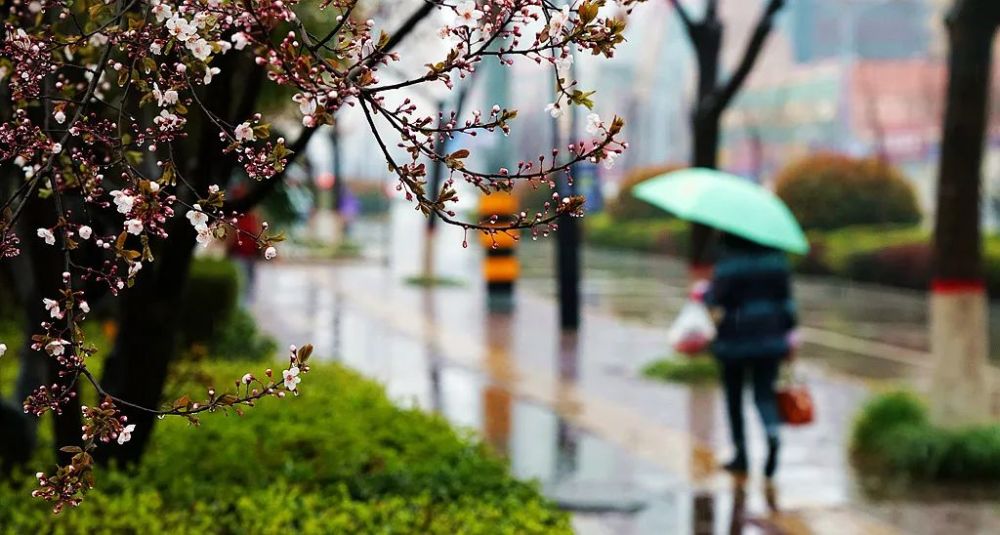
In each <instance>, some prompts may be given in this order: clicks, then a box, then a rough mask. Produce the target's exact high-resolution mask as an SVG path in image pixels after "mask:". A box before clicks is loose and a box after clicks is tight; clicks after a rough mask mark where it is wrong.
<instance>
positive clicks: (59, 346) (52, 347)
mask: <svg viewBox="0 0 1000 535" xmlns="http://www.w3.org/2000/svg"><path fill="white" fill-rule="evenodd" d="M67 344H69V342H67V341H66V340H53V341H51V342H49V343H47V344H45V352H46V353H48V354H49V355H52V356H53V357H58V356H61V355H63V354H65V353H66V345H67Z"/></svg>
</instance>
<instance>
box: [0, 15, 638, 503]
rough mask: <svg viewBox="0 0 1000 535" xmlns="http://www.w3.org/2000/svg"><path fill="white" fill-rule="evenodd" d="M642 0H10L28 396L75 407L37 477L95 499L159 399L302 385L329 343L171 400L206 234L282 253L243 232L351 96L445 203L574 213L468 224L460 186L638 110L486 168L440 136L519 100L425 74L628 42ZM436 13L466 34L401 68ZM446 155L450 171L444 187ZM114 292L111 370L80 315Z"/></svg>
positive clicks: (2, 130) (582, 96)
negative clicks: (503, 212)
mask: <svg viewBox="0 0 1000 535" xmlns="http://www.w3.org/2000/svg"><path fill="white" fill-rule="evenodd" d="M641 1H642V0H618V1H617V2H616V3H615V4H616V5H615V6H605V4H606V2H605V1H604V0H583V1H579V2H575V3H574V4H573V5H572V6H563V7H561V8H557V7H555V6H553V5H552V4H550V3H548V2H545V1H543V0H498V1H492V2H486V3H481V4H480V3H476V2H473V1H464V2H444V1H436V0H425V1H424V2H423V3H421V4H420V5H419V7H418V8H417V9H416V11H415V12H414V13H413V14H412V15H411V16H410V17H409V18H407V19H405V20H404V21H403V23H402V26H400V27H398V28H397V29H394V30H390V29H383V28H382V25H381V24H380V23H379V21H377V20H375V19H374V18H371V17H370V16H368V15H369V14H370V13H374V11H368V12H367V13H366V6H365V5H363V4H362V3H361V2H359V0H317V1H297V0H246V1H239V2H237V1H234V0H75V1H72V0H31V1H15V2H5V3H3V5H2V7H0V19H2V23H3V24H2V26H0V77H2V79H3V84H0V92H2V93H3V95H2V98H0V164H2V167H0V173H2V174H0V214H2V216H0V258H2V259H5V261H6V262H11V263H16V264H17V265H18V266H19V267H17V268H16V269H18V270H19V273H23V274H25V275H26V278H25V279H24V280H26V281H29V282H28V283H26V284H25V285H24V288H23V289H22V294H23V295H22V297H24V298H25V301H24V302H25V303H26V309H27V310H26V316H27V320H26V326H27V327H26V328H27V331H28V336H26V342H25V344H24V346H23V347H21V348H19V349H20V350H19V351H18V353H19V356H20V358H21V367H20V373H21V375H20V377H19V380H18V390H19V392H18V398H19V400H20V401H21V404H22V408H23V410H24V412H25V413H26V414H29V415H31V416H33V417H38V416H41V415H43V414H46V413H53V414H54V415H55V416H56V417H55V418H54V421H55V442H56V445H57V447H59V448H60V450H59V463H60V465H59V466H58V467H57V469H56V470H55V471H52V472H48V473H39V475H38V481H39V486H38V488H37V489H36V490H35V491H34V493H35V495H36V496H38V497H40V498H42V499H45V500H49V501H50V502H52V504H53V507H54V509H55V510H56V511H59V510H60V509H62V508H63V507H65V506H67V505H71V506H75V505H78V504H79V503H80V500H81V499H82V497H83V494H84V493H85V492H86V491H87V489H89V488H91V487H92V486H93V485H94V475H93V474H94V466H95V465H97V464H100V463H101V462H102V461H108V460H117V461H120V462H123V463H129V462H136V461H138V460H139V459H140V458H141V455H142V452H143V449H144V446H145V444H146V443H147V440H148V437H149V435H150V431H151V429H152V427H153V424H154V423H155V421H156V419H157V418H158V417H168V416H169V417H182V418H188V419H190V420H191V421H192V422H197V418H198V417H199V416H200V415H203V414H204V413H209V412H219V411H227V412H237V413H239V412H241V411H243V410H245V409H248V408H249V407H252V406H253V405H254V404H255V403H258V402H260V401H261V400H262V398H270V397H285V396H286V395H289V394H295V393H298V391H299V382H300V381H301V380H302V375H303V374H305V373H306V372H308V364H307V358H308V356H309V354H310V353H311V347H309V346H304V347H302V348H298V349H297V348H294V347H293V348H291V349H290V351H289V360H288V364H287V368H286V369H285V370H283V371H282V372H281V374H277V373H275V372H273V371H272V370H270V369H268V370H264V371H258V372H257V373H254V372H253V371H248V372H247V373H246V374H245V375H243V376H241V377H234V378H233V383H232V384H231V386H229V387H228V388H218V389H209V390H208V391H207V392H203V393H200V394H195V393H191V394H189V395H186V396H183V397H181V398H179V399H177V400H173V401H164V400H163V399H162V395H163V387H164V382H165V380H166V377H167V371H168V369H169V365H170V362H171V360H172V358H173V356H174V352H175V351H174V345H175V343H174V342H175V341H174V333H175V331H176V327H177V324H178V318H177V310H179V308H180V307H178V306H177V305H178V299H179V297H178V296H179V295H180V294H181V291H180V290H181V289H182V288H183V286H184V283H185V278H186V276H187V271H188V269H187V268H188V266H189V264H190V261H191V258H192V254H193V250H194V248H195V247H197V246H199V245H206V244H208V243H210V242H212V241H214V240H219V239H223V238H226V237H231V238H233V239H236V240H250V241H251V242H252V243H254V244H256V246H257V247H258V248H259V249H260V250H261V251H262V254H263V256H264V258H265V259H268V260H270V259H273V258H275V257H276V256H277V255H278V254H279V253H278V246H279V244H280V241H281V239H282V236H281V235H280V234H277V233H274V232H273V231H272V230H271V229H269V228H268V227H267V226H266V225H265V226H264V229H263V230H262V231H260V232H259V233H246V232H241V231H240V230H239V229H238V227H237V226H236V218H237V217H238V215H239V214H240V213H241V212H244V211H246V210H248V209H250V208H252V207H253V206H254V204H255V203H257V202H259V201H260V200H261V199H263V198H264V197H265V196H266V195H267V194H268V193H269V192H270V191H272V190H273V188H274V187H275V185H276V184H277V183H278V182H279V181H280V180H281V178H282V177H283V175H284V172H285V169H286V168H287V166H288V164H289V162H290V160H291V159H292V158H294V157H295V155H297V154H299V153H301V152H303V149H304V148H305V146H306V143H307V142H308V140H309V139H310V137H311V136H312V135H313V134H314V133H315V132H316V131H317V129H318V128H320V127H321V126H323V125H330V124H334V123H335V122H336V118H337V114H338V111H340V110H342V109H344V108H346V107H350V108H355V109H359V110H360V111H361V113H362V114H363V116H364V119H365V122H366V124H367V125H368V127H369V133H370V136H371V139H372V142H373V144H374V145H376V146H377V147H378V148H379V150H380V151H381V153H382V155H383V156H384V158H385V161H386V164H387V170H388V172H390V173H392V174H393V175H394V176H395V178H396V179H397V181H398V182H397V186H396V187H397V189H398V190H400V191H403V192H404V193H405V196H406V198H407V199H408V200H410V201H411V202H413V203H414V204H415V205H416V206H417V207H418V208H419V209H420V210H421V211H422V212H423V213H424V214H426V215H427V216H428V217H433V218H437V219H439V220H440V221H442V222H444V223H448V224H453V225H459V226H461V227H462V228H464V229H465V230H466V231H467V232H483V233H487V234H491V235H495V234H496V233H500V232H511V231H514V230H526V231H531V232H533V233H545V232H548V230H549V229H550V228H551V225H553V222H554V221H555V220H556V219H557V218H559V217H561V216H563V215H565V214H574V215H579V214H580V211H581V207H582V199H579V198H576V197H572V198H558V197H557V198H556V200H554V201H553V202H550V203H546V205H545V206H543V207H540V208H539V209H538V210H530V211H529V210H525V211H521V212H519V213H517V214H511V216H510V217H509V218H508V219H507V220H506V222H505V223H502V224H496V222H495V221H480V220H470V221H466V220H463V219H461V218H459V217H458V216H457V215H456V212H455V210H454V203H455V202H456V201H457V194H456V192H455V183H456V181H457V180H465V181H467V182H468V183H470V184H472V185H473V186H474V187H475V188H477V189H478V190H479V191H481V192H482V193H483V194H490V193H494V192H509V191H510V190H511V189H512V188H513V187H514V185H515V183H517V182H518V181H534V182H536V183H548V181H549V179H550V177H552V176H562V175H565V174H566V173H567V172H568V170H569V169H571V167H572V165H574V164H575V163H578V162H581V161H591V162H604V163H608V161H613V160H614V158H615V157H617V155H618V154H619V153H621V152H622V151H623V150H625V148H626V146H625V143H624V142H622V141H621V140H620V138H619V135H620V133H621V129H622V127H623V123H622V121H621V120H620V119H619V118H617V117H615V118H612V119H609V120H607V121H596V122H595V128H594V129H593V130H592V131H591V135H590V136H588V138H586V139H581V140H574V141H575V142H573V143H570V144H568V145H567V146H566V147H561V148H553V151H551V152H547V153H545V154H540V155H539V156H538V157H537V159H535V160H527V161H520V162H512V163H511V164H508V165H507V166H504V167H499V168H485V169H477V168H474V167H473V166H471V165H468V164H467V163H468V162H470V161H472V160H471V158H470V156H472V155H471V154H470V153H469V151H467V150H458V151H455V152H452V153H448V154H446V153H439V152H438V150H437V149H438V148H440V147H441V146H443V144H442V143H441V140H443V139H450V138H454V137H458V136H475V135H504V134H507V133H509V132H510V130H511V129H512V128H513V127H514V125H515V118H516V116H517V111H516V110H512V109H507V108H503V107H500V106H494V107H493V108H492V109H489V110H484V111H474V112H472V113H471V114H468V115H467V116H465V117H460V116H458V114H456V113H453V112H452V113H450V114H445V116H443V117H442V116H441V115H439V114H437V113H436V112H435V111H432V110H422V109H419V107H418V106H417V105H416V104H415V103H414V102H413V101H412V100H411V99H409V98H407V92H408V91H409V90H410V89H413V88H417V87H420V86H441V87H445V88H448V89H450V88H452V87H453V86H454V85H455V84H456V82H457V81H458V80H459V79H461V78H464V77H468V76H469V75H470V74H471V73H473V72H474V71H475V70H476V69H477V68H479V67H480V66H482V65H484V64H486V62H494V63H498V64H501V65H504V66H509V65H510V64H512V63H513V62H514V58H516V57H524V58H527V59H529V60H531V61H533V62H535V63H537V64H539V65H540V66H542V67H543V68H548V69H552V71H553V72H556V70H557V69H558V68H559V65H561V64H562V63H564V62H565V61H566V58H568V57H570V54H571V50H574V51H576V52H577V53H590V54H593V55H598V56H605V57H611V56H612V55H613V54H614V50H615V48H616V46H617V45H618V44H620V43H621V42H622V41H623V40H624V37H623V31H624V29H625V20H624V17H623V16H621V14H622V13H628V12H629V11H630V10H631V7H632V6H633V5H634V4H636V3H638V2H641ZM612 7H614V8H615V9H611V8H612ZM621 8H624V9H625V11H624V12H623V11H621V10H620V9H621ZM431 11H437V12H440V13H442V14H444V15H446V16H447V18H448V19H449V22H448V23H446V24H443V25H441V27H440V28H439V31H438V35H439V37H440V39H441V41H442V42H443V43H447V46H446V47H445V48H446V50H445V51H444V52H443V53H442V55H441V57H439V58H438V59H437V60H436V61H432V62H430V63H426V64H424V63H423V62H420V63H419V64H418V65H416V66H414V65H410V66H411V67H420V66H421V65H422V66H423V67H420V68H419V70H418V72H419V74H417V75H414V76H412V77H408V78H405V79H391V77H390V76H388V75H387V74H386V73H387V71H388V69H389V68H390V67H392V66H394V65H408V62H410V63H412V62H414V61H418V60H417V59H415V58H413V57H408V56H407V55H406V54H405V53H406V49H405V48H401V47H400V46H399V45H400V44H401V42H402V40H403V38H404V37H405V36H406V35H407V34H408V33H409V31H410V30H411V29H412V28H413V27H414V26H415V25H417V24H419V23H420V21H421V20H423V19H425V18H426V17H427V16H428V14H429V13H430V12H431ZM612 13H613V14H612ZM404 70H405V69H404ZM266 88H279V89H281V90H284V91H287V92H288V94H289V95H291V96H290V99H291V101H292V102H291V103H290V104H292V105H293V108H294V109H296V110H297V113H295V115H294V116H295V118H296V120H297V121H299V122H301V127H300V128H299V129H298V132H295V133H294V134H295V135H294V136H292V135H291V134H292V133H293V132H288V133H286V135H288V136H289V137H287V138H286V137H285V136H282V135H279V134H276V133H272V130H274V129H275V128H274V127H273V126H272V123H271V122H270V120H269V119H268V118H266V117H265V116H264V115H263V114H262V113H260V112H259V111H257V110H258V108H259V104H260V102H259V101H260V99H261V95H262V92H263V91H264V89H266ZM589 96H590V93H589V92H587V91H585V90H584V89H583V88H581V87H579V86H578V84H577V83H576V82H575V81H573V80H566V81H565V83H563V84H560V85H559V87H558V88H557V90H556V92H555V95H554V101H553V102H552V104H550V106H549V109H548V111H549V112H550V113H551V112H552V110H558V109H567V108H569V107H571V106H577V105H589V104H590V100H589ZM538 112H541V110H538ZM427 161H431V162H441V163H442V164H443V165H444V166H445V168H446V169H447V176H446V177H445V179H444V180H443V181H442V183H441V184H440V185H439V187H438V188H437V189H436V191H433V192H431V191H429V190H428V185H427V176H426V163H425V162H427ZM234 174H238V175H241V176H242V177H244V178H245V179H249V180H250V181H251V183H252V185H253V187H251V188H250V189H249V191H248V193H246V194H245V195H243V196H242V197H238V198H237V197H233V196H232V195H229V194H228V192H227V186H228V185H229V183H230V177H231V176H232V175H234ZM104 296H109V297H113V296H119V297H120V298H119V299H118V305H119V309H120V330H119V334H118V336H117V337H116V339H115V341H114V348H113V349H112V350H111V352H110V354H109V355H107V356H106V359H105V361H104V370H103V373H102V374H101V376H100V377H98V376H97V374H95V373H93V372H92V371H91V369H90V367H89V366H88V362H89V361H90V360H91V359H93V358H100V357H103V355H98V354H97V349H96V348H95V347H94V346H93V345H92V344H91V343H90V342H89V341H88V340H87V339H86V337H85V333H84V330H83V329H82V328H81V324H82V323H83V322H84V321H85V320H86V318H87V316H88V314H90V311H91V303H96V302H97V301H98V300H99V299H101V298H102V297H104ZM7 360H9V359H7ZM6 363H7V361H6V360H0V364H6ZM82 388H87V389H91V390H93V391H94V392H96V395H97V399H98V400H99V401H98V403H97V404H96V405H95V406H81V404H80V401H79V400H80V392H81V389H82ZM0 421H6V416H5V418H4V419H2V420H0ZM81 429H82V430H83V431H82V433H81ZM12 438H13V439H17V438H23V437H16V436H15V437H11V436H10V435H9V434H8V433H6V429H5V432H4V433H3V434H2V437H0V440H5V441H6V440H11V439H12ZM29 438H30V437H29ZM2 451H8V449H7V448H0V452H2Z"/></svg>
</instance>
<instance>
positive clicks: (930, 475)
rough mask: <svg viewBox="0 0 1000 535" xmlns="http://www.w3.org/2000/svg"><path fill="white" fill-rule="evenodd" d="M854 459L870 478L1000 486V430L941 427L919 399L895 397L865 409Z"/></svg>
mask: <svg viewBox="0 0 1000 535" xmlns="http://www.w3.org/2000/svg"><path fill="white" fill-rule="evenodd" d="M851 455H852V458H853V459H854V461H855V462H856V464H857V465H858V466H859V467H860V468H861V469H862V470H864V472H865V474H866V475H870V476H880V475H884V476H895V477H902V478H907V479H914V480H922V481H961V482H984V483H985V482H988V483H1000V424H992V425H982V426H972V427H966V428H962V429H942V428H939V427H935V426H933V425H931V423H930V422H929V421H928V419H927V409H926V407H925V406H924V404H923V402H922V401H921V400H920V399H918V398H917V397H916V396H915V395H913V394H911V393H908V392H891V393H888V394H883V395H881V396H879V397H877V398H875V399H874V400H872V401H871V402H869V403H868V404H867V405H866V406H865V407H864V408H863V409H862V411H861V413H860V415H859V417H858V419H857V420H856V421H855V424H854V428H853V430H852V435H851Z"/></svg>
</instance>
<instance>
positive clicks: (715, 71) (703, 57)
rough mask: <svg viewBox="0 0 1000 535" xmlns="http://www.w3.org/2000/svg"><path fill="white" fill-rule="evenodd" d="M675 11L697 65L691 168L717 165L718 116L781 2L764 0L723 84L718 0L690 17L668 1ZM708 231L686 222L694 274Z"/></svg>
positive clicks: (704, 264)
mask: <svg viewBox="0 0 1000 535" xmlns="http://www.w3.org/2000/svg"><path fill="white" fill-rule="evenodd" d="M671 3H672V4H673V5H674V9H675V10H676V11H677V15H678V16H679V17H680V19H681V22H682V23H683V24H684V28H685V29H686V30H687V33H688V37H689V38H690V41H691V46H692V47H693V48H694V53H695V59H696V61H697V64H698V89H697V94H696V95H695V101H694V106H693V110H692V112H691V130H692V138H693V147H692V155H691V165H692V167H706V168H709V169H715V168H716V167H717V165H718V152H719V141H720V133H721V122H722V114H723V112H725V111H726V109H727V108H728V107H729V104H730V103H732V100H733V98H734V97H735V96H736V94H737V93H738V92H739V90H740V88H741V87H742V86H743V83H744V82H745V81H746V78H747V76H748V75H749V74H750V72H751V71H752V70H753V67H754V65H755V64H756V62H757V58H758V56H760V52H761V51H762V50H763V48H764V44H765V43H766V42H767V37H768V36H769V35H770V33H771V29H772V27H773V25H774V17H775V15H777V13H778V12H779V11H780V10H781V8H782V7H784V4H785V2H784V0H768V2H767V5H766V6H765V8H764V11H763V13H762V14H761V16H760V19H759V20H758V21H757V25H756V27H755V28H754V31H753V33H752V34H751V36H750V40H749V41H748V42H747V45H746V48H745V49H744V50H743V56H742V59H741V60H740V63H739V65H738V66H737V67H736V70H735V71H734V72H733V74H732V76H730V78H729V80H727V81H726V82H725V83H723V84H720V83H719V69H720V59H719V58H720V57H721V54H722V37H723V33H724V27H723V24H722V21H721V20H720V19H719V14H718V3H719V2H718V0H707V4H706V6H705V15H704V17H703V18H702V19H701V20H694V19H692V18H691V16H690V15H689V14H688V12H687V10H686V9H685V8H684V7H683V6H682V5H681V3H680V0H671ZM712 235H713V233H712V229H710V228H709V227H706V226H704V225H700V224H697V223H695V224H692V225H691V244H690V251H689V252H688V255H689V256H688V262H689V266H690V268H691V270H692V274H693V275H694V276H695V277H699V276H703V275H704V274H705V272H706V271H707V268H709V267H710V265H711V262H712V259H711V257H710V249H711V248H710V246H711V242H712Z"/></svg>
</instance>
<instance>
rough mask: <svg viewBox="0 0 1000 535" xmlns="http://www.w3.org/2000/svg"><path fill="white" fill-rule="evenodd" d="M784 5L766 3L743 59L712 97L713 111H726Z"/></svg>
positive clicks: (775, 0) (772, 1)
mask: <svg viewBox="0 0 1000 535" xmlns="http://www.w3.org/2000/svg"><path fill="white" fill-rule="evenodd" d="M784 5H785V0H770V1H769V2H768V4H767V7H766V8H765V9H764V12H763V13H762V14H761V16H760V20H758V21H757V27H756V28H754V31H753V35H751V36H750V41H749V42H748V43H747V47H746V49H745V50H744V51H743V58H742V59H741V60H740V63H739V66H738V67H737V68H736V71H735V72H734V73H733V75H732V76H731V77H730V78H729V81H728V82H726V84H725V85H724V86H723V87H721V88H720V89H719V90H717V91H716V92H715V93H716V94H715V95H713V97H714V98H712V102H711V104H712V109H713V110H714V111H716V112H720V111H722V110H724V109H726V106H728V105H729V103H730V102H731V101H732V100H733V97H735V96H736V93H737V92H739V90H740V87H742V86H743V82H745V81H746V78H747V76H748V75H749V74H750V71H752V70H753V66H754V64H755V63H756V62H757V58H758V57H759V56H760V52H761V50H763V49H764V43H765V42H766V41H767V37H768V36H769V35H770V34H771V29H772V28H773V26H774V16H775V15H776V14H777V13H778V11H781V8H782V7H784Z"/></svg>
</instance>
